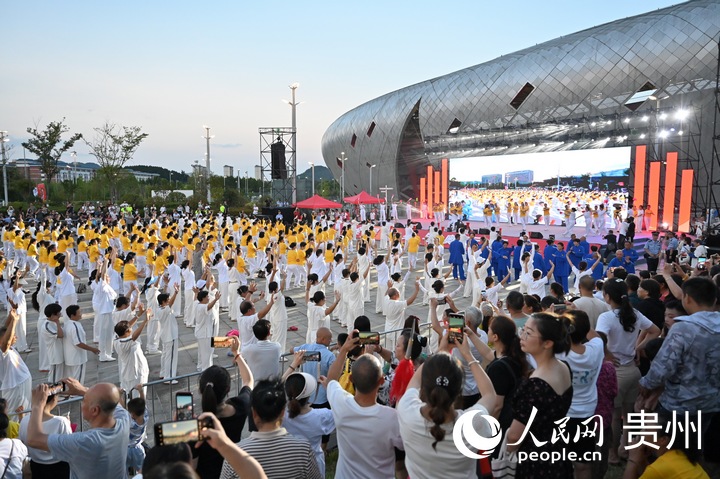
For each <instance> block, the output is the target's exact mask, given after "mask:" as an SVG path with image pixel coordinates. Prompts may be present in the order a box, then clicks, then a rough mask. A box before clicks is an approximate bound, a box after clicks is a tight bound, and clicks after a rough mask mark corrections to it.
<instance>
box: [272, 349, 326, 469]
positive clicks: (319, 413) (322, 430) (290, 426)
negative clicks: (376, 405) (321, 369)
mask: <svg viewBox="0 0 720 479" xmlns="http://www.w3.org/2000/svg"><path fill="white" fill-rule="evenodd" d="M303 354H304V352H303ZM317 387H318V383H317V379H315V376H313V375H312V374H309V373H302V372H299V373H292V374H290V375H289V376H288V377H287V379H286V380H285V394H286V395H287V400H288V403H287V410H286V411H285V419H284V420H283V423H282V424H283V427H284V428H285V429H287V432H288V433H290V434H292V435H293V436H295V437H302V438H305V439H307V441H308V442H309V443H310V446H312V449H313V452H315V460H316V461H317V465H318V469H320V476H321V477H325V453H324V452H323V450H322V447H321V444H320V443H321V440H322V437H323V435H324V434H331V433H332V432H333V431H334V430H335V419H333V415H332V411H331V410H330V409H313V408H312V407H310V401H311V400H312V399H313V398H314V397H315V390H316V389H317Z"/></svg>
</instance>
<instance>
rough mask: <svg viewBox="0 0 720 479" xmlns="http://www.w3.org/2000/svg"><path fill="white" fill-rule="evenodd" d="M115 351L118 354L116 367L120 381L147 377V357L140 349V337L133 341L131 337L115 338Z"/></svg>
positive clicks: (148, 370)
mask: <svg viewBox="0 0 720 479" xmlns="http://www.w3.org/2000/svg"><path fill="white" fill-rule="evenodd" d="M114 344H115V352H117V354H118V369H119V370H120V381H121V382H132V381H135V380H137V379H139V378H142V377H145V378H147V376H148V374H149V372H150V369H149V368H148V363H147V358H145V355H144V354H143V351H142V343H141V342H140V338H138V340H137V341H133V340H132V337H130V336H128V337H127V338H118V339H116V340H115V343H114Z"/></svg>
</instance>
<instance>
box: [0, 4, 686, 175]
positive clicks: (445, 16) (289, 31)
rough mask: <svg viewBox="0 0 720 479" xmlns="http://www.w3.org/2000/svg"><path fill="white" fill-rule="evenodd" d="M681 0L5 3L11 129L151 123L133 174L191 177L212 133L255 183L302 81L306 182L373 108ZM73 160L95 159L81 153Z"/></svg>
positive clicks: (3, 110)
mask: <svg viewBox="0 0 720 479" xmlns="http://www.w3.org/2000/svg"><path fill="white" fill-rule="evenodd" d="M675 3H678V2H670V1H660V0H647V1H643V2H628V1H627V0H606V1H604V2H598V1H595V2H575V1H565V0H563V1H549V2H536V1H532V2H531V1H525V0H523V1H516V2H512V4H509V3H506V2H486V1H478V0H457V1H455V2H452V3H442V2H436V1H426V0H414V1H410V0H396V1H394V2H387V1H376V0H367V1H365V2H337V1H335V2H331V1H325V0H318V1H308V2H287V1H282V0H276V1H274V2H244V1H210V2H205V3H202V2H188V1H165V0H155V1H147V0H145V1H136V0H126V1H125V2H103V1H97V0H94V1H77V0H75V1H73V0H69V1H67V2H57V1H33V0H27V1H13V2H4V4H3V27H2V30H1V31H2V44H3V47H4V48H3V53H2V59H3V60H4V61H3V66H2V68H0V93H1V94H2V95H1V96H0V98H1V99H2V100H1V102H2V103H1V104H0V130H6V131H8V132H9V137H10V139H11V142H10V144H11V145H15V148H14V149H13V150H12V151H11V159H12V158H21V157H22V156H23V152H22V147H21V146H20V142H22V141H24V140H25V139H27V137H28V134H27V133H26V130H27V128H28V127H35V126H37V127H39V128H44V127H45V126H46V125H47V124H48V123H50V122H51V121H57V120H60V119H62V118H65V122H66V124H67V125H68V126H69V127H70V130H71V132H79V133H82V134H83V135H85V136H87V137H88V138H91V139H92V138H93V128H96V127H99V126H101V125H102V124H103V123H105V122H109V123H112V124H117V125H125V126H140V127H142V129H143V131H144V132H146V133H148V134H149V136H148V138H147V139H146V140H145V142H144V143H143V144H142V145H141V146H140V148H139V149H138V151H137V153H136V155H135V158H134V159H133V160H132V161H131V162H130V163H129V164H128V165H129V166H130V165H133V164H134V165H156V166H162V167H165V168H170V169H174V170H177V171H179V170H184V171H186V172H189V171H191V169H192V167H191V165H192V163H193V162H194V161H195V160H202V161H204V154H205V140H204V139H203V138H202V136H203V135H204V133H205V130H204V129H203V125H208V126H210V127H211V131H210V134H211V135H214V138H213V139H212V140H211V153H210V157H211V159H212V163H211V169H212V170H213V172H214V173H216V174H217V173H220V174H221V172H222V169H223V165H231V166H233V167H234V168H235V171H236V172H237V171H240V174H241V176H244V175H245V171H249V172H250V176H252V175H253V171H254V165H256V164H259V163H260V136H259V133H258V128H259V127H279V126H290V123H291V121H290V113H291V111H290V110H291V109H290V106H288V105H287V104H285V103H283V102H282V100H283V99H287V100H289V99H290V89H289V85H290V84H292V83H295V82H297V83H299V85H300V86H299V88H298V90H297V101H298V102H302V104H300V105H299V106H298V107H297V130H298V133H297V167H298V171H299V172H302V171H304V170H305V169H306V168H307V167H308V163H309V162H315V163H316V164H323V160H322V155H321V140H322V135H323V133H324V132H325V130H326V129H327V127H328V126H329V125H330V124H331V123H332V122H333V121H334V120H336V119H337V118H338V117H339V116H341V115H342V114H343V113H345V112H347V111H349V110H351V109H353V108H355V107H356V106H358V105H360V104H362V103H364V102H366V101H369V100H372V99H373V98H376V97H378V96H381V95H383V94H385V93H389V92H391V91H394V90H397V89H400V88H403V87H406V86H409V85H412V84H414V83H418V82H421V81H424V80H428V79H431V78H434V77H437V76H441V75H444V74H447V73H451V72H453V71H457V70H460V69H463V68H466V67H469V66H472V65H476V64H479V63H482V62H485V61H489V60H492V59H494V58H497V57H498V56H500V55H503V54H508V53H512V52H515V51H517V50H520V49H523V48H527V47H530V46H532V45H535V44H537V43H542V42H544V41H547V40H551V39H554V38H557V37H559V36H563V35H567V34H570V33H574V32H576V31H579V30H583V29H586V28H590V27H593V26H596V25H600V24H603V23H607V22H610V21H613V20H617V19H619V18H624V17H628V16H632V15H637V14H641V13H645V12H647V11H651V10H655V9H658V8H663V7H666V6H669V5H672V4H675ZM75 150H76V151H77V153H78V161H79V162H82V161H94V159H93V157H92V156H90V155H89V153H88V148H87V146H86V145H84V144H77V145H76V148H75ZM28 157H32V156H31V155H28ZM63 159H65V160H66V161H70V157H69V155H68V157H67V158H63ZM351 161H352V159H351ZM236 174H237V173H236Z"/></svg>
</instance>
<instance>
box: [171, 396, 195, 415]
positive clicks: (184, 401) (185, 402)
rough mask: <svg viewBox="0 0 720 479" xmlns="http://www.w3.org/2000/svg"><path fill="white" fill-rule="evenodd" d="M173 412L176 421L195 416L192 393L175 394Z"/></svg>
mask: <svg viewBox="0 0 720 479" xmlns="http://www.w3.org/2000/svg"><path fill="white" fill-rule="evenodd" d="M175 413H176V414H175V418H176V419H177V420H178V421H186V420H188V419H192V418H193V417H195V410H194V408H193V395H192V393H190V392H180V393H176V394H175Z"/></svg>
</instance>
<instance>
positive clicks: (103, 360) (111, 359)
mask: <svg viewBox="0 0 720 479" xmlns="http://www.w3.org/2000/svg"><path fill="white" fill-rule="evenodd" d="M99 361H100V362H101V363H109V362H112V361H117V359H116V358H114V357H112V356H104V357H101V358H100V359H99Z"/></svg>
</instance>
